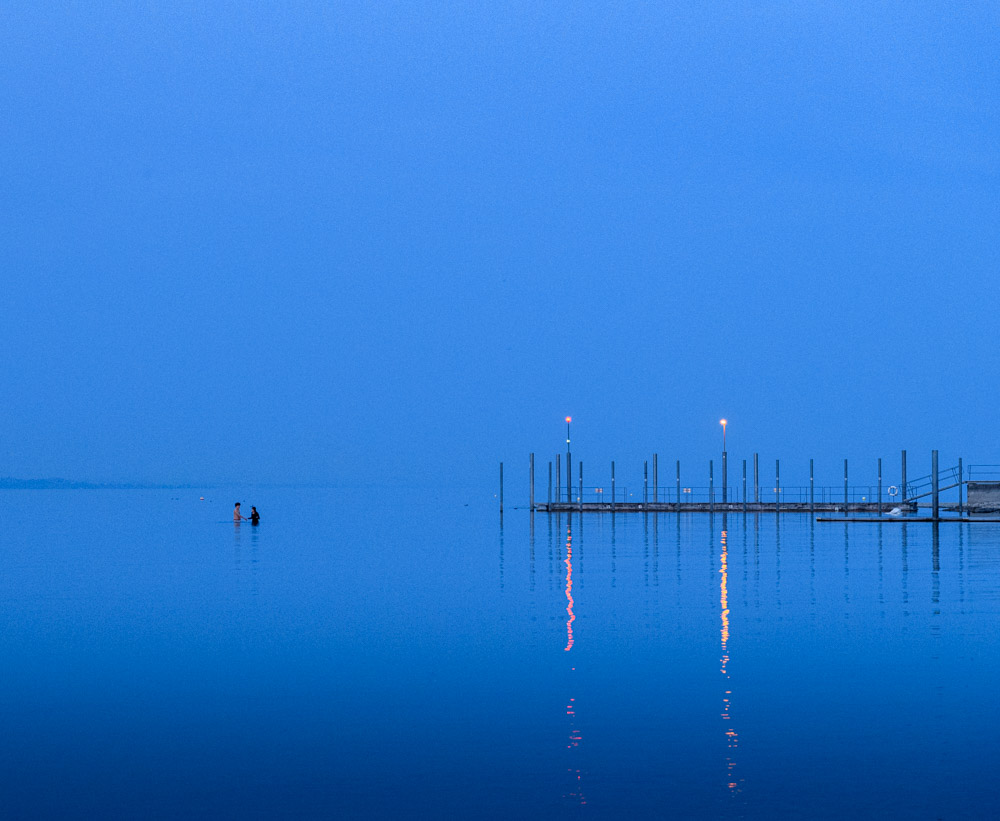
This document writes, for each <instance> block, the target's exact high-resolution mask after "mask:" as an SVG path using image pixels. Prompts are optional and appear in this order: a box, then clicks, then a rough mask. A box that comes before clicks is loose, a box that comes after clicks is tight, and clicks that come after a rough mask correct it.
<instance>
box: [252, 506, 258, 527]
mask: <svg viewBox="0 0 1000 821" xmlns="http://www.w3.org/2000/svg"><path fill="white" fill-rule="evenodd" d="M250 524H252V525H259V524H260V514H259V513H258V512H257V508H256V507H254V506H253V505H250Z"/></svg>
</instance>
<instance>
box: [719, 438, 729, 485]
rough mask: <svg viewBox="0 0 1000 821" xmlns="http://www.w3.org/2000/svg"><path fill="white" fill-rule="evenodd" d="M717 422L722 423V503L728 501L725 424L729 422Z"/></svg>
mask: <svg viewBox="0 0 1000 821" xmlns="http://www.w3.org/2000/svg"><path fill="white" fill-rule="evenodd" d="M719 424H720V425H722V503H723V504H726V503H727V502H728V501H729V470H728V465H727V464H726V462H727V461H728V460H727V458H726V425H727V424H729V423H728V422H726V420H725V419H720V420H719Z"/></svg>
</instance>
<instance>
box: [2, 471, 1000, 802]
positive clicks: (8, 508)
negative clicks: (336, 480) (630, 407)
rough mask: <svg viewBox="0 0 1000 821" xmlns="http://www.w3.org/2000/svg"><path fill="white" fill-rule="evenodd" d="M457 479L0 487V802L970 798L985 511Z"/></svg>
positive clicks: (996, 544)
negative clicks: (874, 518) (499, 505)
mask: <svg viewBox="0 0 1000 821" xmlns="http://www.w3.org/2000/svg"><path fill="white" fill-rule="evenodd" d="M199 496H205V497H206V498H205V500H204V501H202V500H200V499H199ZM482 496H483V494H481V493H476V492H473V491H456V492H455V493H452V494H448V495H446V496H441V497H439V498H433V497H431V498H423V499H422V500H421V501H419V502H416V501H414V500H413V499H412V498H408V497H404V498H403V500H402V501H399V502H394V501H393V500H385V499H383V500H382V501H383V502H384V503H386V502H387V503H388V504H386V506H382V505H379V504H376V503H374V502H373V499H372V497H371V496H370V495H369V494H367V493H365V492H361V491H348V490H322V491H316V490H308V491H306V490H263V491H260V492H257V493H255V494H254V495H253V496H247V495H246V493H245V492H234V491H231V490H225V491H220V490H205V491H187V490H185V491H178V490H174V491H52V492H49V491H6V492H3V493H2V494H0V615H2V618H0V659H2V661H0V727H2V733H0V773H2V775H0V817H3V818H33V819H34V818H44V817H59V818H70V817H100V818H139V817H142V818H273V817H296V818H337V819H351V818H366V819H373V818H376V819H377V818H581V819H587V818H636V819H644V818H669V819H687V818H691V819H695V818H720V819H728V818H734V819H735V818H767V819H781V818H838V819H842V818H846V817H861V818H885V817H888V816H892V817H896V818H906V819H922V818H927V819H937V818H945V819H954V818H988V817H993V816H994V815H995V813H996V810H995V806H996V801H997V798H998V786H997V783H998V782H997V777H996V772H997V765H998V763H1000V756H998V752H997V739H996V736H995V732H996V729H997V727H998V726H1000V715H998V713H1000V708H998V699H997V685H998V683H1000V653H998V649H1000V629H998V625H1000V525H996V524H977V525H965V524H962V525H960V524H942V525H941V526H939V527H938V528H934V527H932V526H931V525H927V524H917V523H913V524H909V525H901V524H898V523H884V524H875V523H872V524H867V523H865V524H842V523H837V524H826V523H815V522H812V521H811V520H810V519H809V517H807V516H800V515H786V516H783V517H782V518H781V519H779V520H776V519H775V517H774V516H773V515H761V516H753V515H750V516H747V517H744V516H742V515H738V516H732V515H730V516H729V517H728V518H726V519H724V518H723V517H722V516H721V515H716V516H714V517H709V516H707V515H698V514H688V515H681V516H676V515H671V514H660V515H659V516H652V515H650V516H645V517H644V516H641V515H636V514H627V515H619V516H617V517H615V518H612V517H611V516H610V515H595V514H587V515H585V516H583V517H582V519H581V517H579V516H574V517H572V518H569V517H567V516H561V517H556V516H552V517H548V516H545V515H536V516H535V517H534V523H533V526H532V520H531V519H532V517H531V516H530V515H529V513H528V512H527V511H525V510H508V512H507V513H506V517H505V519H504V521H503V526H502V527H501V522H500V518H499V515H498V514H497V511H496V510H495V509H494V507H493V504H494V502H493V500H490V501H489V504H487V503H486V502H484V501H483V500H482ZM237 498H242V500H243V501H244V504H245V507H246V508H247V509H249V504H250V503H254V504H256V505H257V506H258V508H260V510H261V513H262V517H263V520H262V523H261V525H260V526H259V527H257V528H251V527H250V526H249V525H248V524H243V525H241V526H239V527H236V526H234V525H233V523H232V521H231V516H232V512H231V511H232V503H233V502H234V501H235V499H237Z"/></svg>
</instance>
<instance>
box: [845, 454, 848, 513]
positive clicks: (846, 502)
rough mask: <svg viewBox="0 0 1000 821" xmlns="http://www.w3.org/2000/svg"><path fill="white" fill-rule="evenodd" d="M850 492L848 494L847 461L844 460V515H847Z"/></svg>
mask: <svg viewBox="0 0 1000 821" xmlns="http://www.w3.org/2000/svg"><path fill="white" fill-rule="evenodd" d="M847 496H848V492H847V460H846V459H845V460H844V515H845V516H846V515H847V504H848V499H847Z"/></svg>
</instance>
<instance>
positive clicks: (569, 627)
mask: <svg viewBox="0 0 1000 821" xmlns="http://www.w3.org/2000/svg"><path fill="white" fill-rule="evenodd" d="M571 522H572V520H571ZM565 564H566V646H565V647H564V648H563V652H564V653H568V652H569V651H570V650H572V649H573V641H574V640H573V622H574V621H576V616H575V615H574V613H573V531H572V527H571V523H568V524H567V526H566V561H565ZM574 672H576V667H570V673H571V674H572V673H574ZM566 716H567V717H568V719H569V743H568V744H567V745H566V748H567V749H568V750H573V749H575V748H577V747H579V746H580V742H581V741H582V736H581V735H580V731H579V730H578V729H577V727H576V699H575V698H570V699H569V700H568V702H567V704H566ZM568 772H569V774H570V778H571V779H572V782H573V786H572V787H571V788H570V789H569V791H568V792H567V794H566V796H565V797H566V798H569V799H572V800H573V801H574V802H575V803H579V804H581V805H582V804H586V803H587V799H586V797H585V796H584V794H583V785H582V783H581V782H582V780H583V773H582V772H581V770H580V768H579V767H573V766H570V767H569V768H568Z"/></svg>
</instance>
